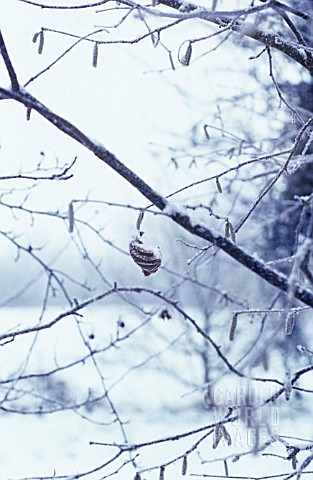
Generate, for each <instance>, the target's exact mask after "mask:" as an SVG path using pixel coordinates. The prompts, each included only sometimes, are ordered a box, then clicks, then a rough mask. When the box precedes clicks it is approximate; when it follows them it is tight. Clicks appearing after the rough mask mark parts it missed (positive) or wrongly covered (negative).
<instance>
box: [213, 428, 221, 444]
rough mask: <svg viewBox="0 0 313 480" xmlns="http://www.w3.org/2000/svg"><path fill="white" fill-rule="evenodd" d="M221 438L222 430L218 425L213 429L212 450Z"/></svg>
mask: <svg viewBox="0 0 313 480" xmlns="http://www.w3.org/2000/svg"><path fill="white" fill-rule="evenodd" d="M222 436H223V433H222V429H221V426H220V425H216V427H215V429H214V435H213V445H212V446H213V448H216V447H217V446H218V444H219V443H220V440H221V438H222Z"/></svg>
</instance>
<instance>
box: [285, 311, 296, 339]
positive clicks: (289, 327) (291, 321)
mask: <svg viewBox="0 0 313 480" xmlns="http://www.w3.org/2000/svg"><path fill="white" fill-rule="evenodd" d="M294 325H295V314H294V312H289V313H288V315H287V317H286V321H285V335H291V334H292V332H293V327H294Z"/></svg>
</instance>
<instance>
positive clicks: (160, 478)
mask: <svg viewBox="0 0 313 480" xmlns="http://www.w3.org/2000/svg"><path fill="white" fill-rule="evenodd" d="M164 472H165V467H164V466H162V467H161V468H160V476H159V480H164Z"/></svg>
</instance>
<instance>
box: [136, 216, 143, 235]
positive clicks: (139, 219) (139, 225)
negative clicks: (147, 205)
mask: <svg viewBox="0 0 313 480" xmlns="http://www.w3.org/2000/svg"><path fill="white" fill-rule="evenodd" d="M143 216H144V212H140V213H139V215H138V218H137V222H136V228H137V230H138V231H139V230H140V227H141V224H142V221H143Z"/></svg>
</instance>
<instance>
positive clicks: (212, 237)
mask: <svg viewBox="0 0 313 480" xmlns="http://www.w3.org/2000/svg"><path fill="white" fill-rule="evenodd" d="M1 98H2V99H12V100H15V101H17V102H18V103H21V104H23V105H24V106H25V107H26V108H31V109H32V110H35V111H36V112H38V113H39V114H40V115H41V116H42V117H44V118H45V119H46V120H48V121H49V122H50V123H51V124H52V125H54V126H55V127H56V128H58V129H59V130H60V131H62V132H63V133H65V134H66V135H67V136H69V137H70V138H72V139H73V140H75V141H77V142H78V143H79V144H81V145H82V146H84V147H85V148H86V149H88V150H89V151H91V152H92V153H93V154H94V155H95V156H96V157H97V158H99V159H100V160H101V161H103V162H104V163H105V164H107V165H108V166H109V167H111V168H112V169H113V170H114V171H115V172H116V173H117V174H119V175H120V176H121V177H123V178H124V179H125V180H126V181H127V182H128V183H130V184H131V185H132V186H133V187H134V188H136V189H137V190H138V191H139V192H140V193H141V194H142V195H143V196H144V197H145V198H146V199H148V200H149V201H150V202H152V203H153V204H154V205H155V206H156V207H157V208H158V209H160V210H162V211H163V212H164V213H166V214H167V215H168V216H169V217H170V218H171V219H172V220H173V221H174V222H175V223H177V224H178V225H180V226H181V227H183V228H184V229H185V230H186V231H188V232H190V233H191V234H193V235H196V236H198V237H199V238H202V239H204V240H206V241H208V242H210V243H212V244H213V245H214V246H216V247H218V248H220V249H222V250H223V251H224V252H225V253H227V254H228V255H229V256H230V257H232V258H233V259H235V260H236V261H238V262H239V263H240V264H241V265H243V266H245V267H246V268H248V269H249V270H251V271H253V272H255V273H256V274H257V275H259V276H260V277H261V278H263V279H264V280H266V281H267V282H268V283H270V284H271V285H274V286H275V287H277V288H279V289H280V290H282V291H284V292H287V291H288V290H289V283H288V279H287V278H286V277H285V276H284V275H282V274H280V273H278V272H276V271H275V270H272V269H271V268H269V267H268V266H266V265H265V264H264V262H262V261H261V260H258V259H257V258H256V257H254V256H252V255H250V254H249V253H247V252H246V251H244V250H243V249H241V248H240V247H239V246H237V245H235V244H234V243H232V242H231V241H230V240H228V239H227V238H225V237H224V236H222V235H219V234H218V233H215V232H213V231H212V230H211V229H209V228H208V227H207V226H206V225H204V224H201V223H194V222H193V220H192V218H191V217H190V216H189V215H187V214H186V211H184V210H183V209H179V208H176V207H175V206H174V205H171V204H170V203H169V202H168V200H166V198H165V197H163V196H162V195H160V194H159V193H158V192H157V191H155V190H154V189H153V188H151V187H150V186H149V185H148V184H147V183H146V182H144V181H143V180H142V179H141V178H140V177H139V176H138V175H137V174H136V173H134V172H133V171H132V170H131V169H129V168H128V167H127V166H126V165H125V164H124V163H122V162H121V161H120V160H119V159H117V158H116V157H115V155H113V153H111V152H110V151H108V150H107V149H106V148H105V147H104V146H103V145H101V144H100V143H98V142H96V141H94V140H92V139H91V138H89V137H88V136H87V135H86V134H85V133H83V132H82V131H81V130H79V129H78V128H77V127H76V126H75V125H74V124H72V123H71V122H69V121H68V120H66V119H65V118H62V117H60V116H59V115H57V114H56V113H54V112H52V111H51V110H49V109H48V108H47V107H46V106H45V105H44V104H42V103H41V102H40V101H39V100H37V99H36V98H35V97H33V96H32V95H30V94H29V93H28V92H26V91H25V90H24V89H23V90H22V89H21V90H20V91H18V92H16V91H13V90H7V89H5V88H2V87H0V99H1ZM302 131H303V133H304V131H305V130H304V129H302ZM295 298H297V299H298V300H301V301H302V302H304V303H305V304H307V305H309V306H311V307H313V294H312V293H311V292H310V291H309V290H306V289H305V288H302V287H300V286H299V285H297V286H296V288H295Z"/></svg>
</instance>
